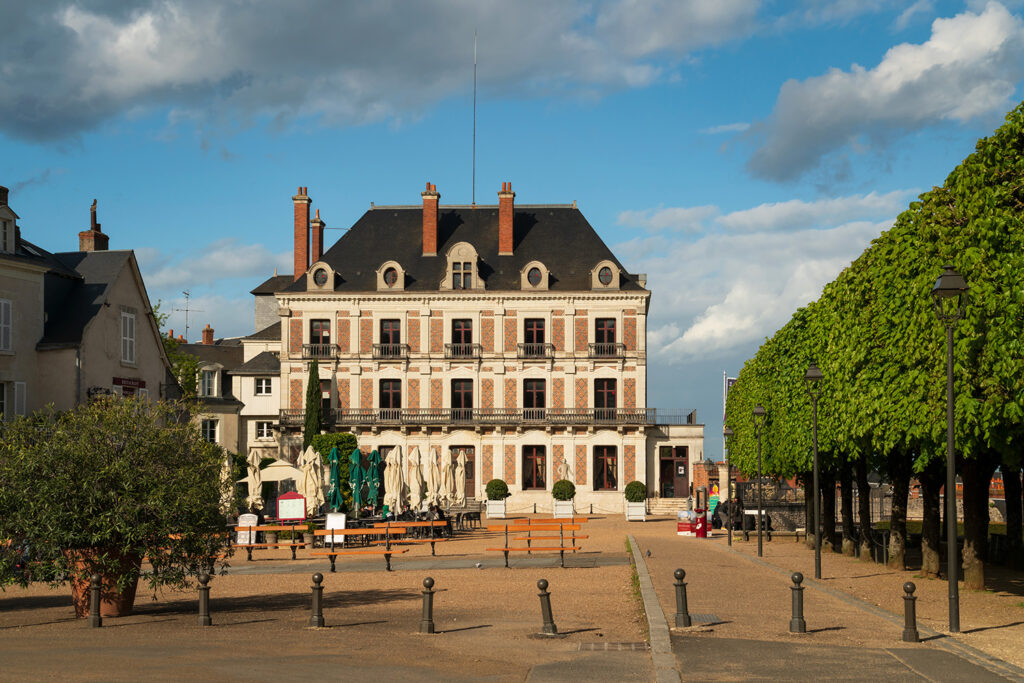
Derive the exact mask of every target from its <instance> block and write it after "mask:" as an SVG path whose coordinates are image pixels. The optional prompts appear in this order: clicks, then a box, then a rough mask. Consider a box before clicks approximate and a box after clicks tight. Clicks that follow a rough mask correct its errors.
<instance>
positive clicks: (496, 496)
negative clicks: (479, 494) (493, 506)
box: [486, 479, 511, 500]
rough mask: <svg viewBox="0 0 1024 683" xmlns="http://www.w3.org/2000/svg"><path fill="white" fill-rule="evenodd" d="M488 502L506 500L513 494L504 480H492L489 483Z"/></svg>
mask: <svg viewBox="0 0 1024 683" xmlns="http://www.w3.org/2000/svg"><path fill="white" fill-rule="evenodd" d="M486 491H487V500H505V499H506V498H508V497H509V496H510V495H511V494H510V493H509V492H508V484H506V483H505V481H504V480H503V479H491V480H490V481H489V482H487V489H486Z"/></svg>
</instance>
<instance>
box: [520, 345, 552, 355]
mask: <svg viewBox="0 0 1024 683" xmlns="http://www.w3.org/2000/svg"><path fill="white" fill-rule="evenodd" d="M554 355H555V345H554V344H544V343H539V344H520V345H519V357H520V358H552V357H554Z"/></svg>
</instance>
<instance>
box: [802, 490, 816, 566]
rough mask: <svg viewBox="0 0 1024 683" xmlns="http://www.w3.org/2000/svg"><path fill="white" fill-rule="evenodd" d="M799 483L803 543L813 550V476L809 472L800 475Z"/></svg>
mask: <svg viewBox="0 0 1024 683" xmlns="http://www.w3.org/2000/svg"><path fill="white" fill-rule="evenodd" d="M800 481H801V482H802V483H803V486H804V529H806V530H807V535H806V536H805V537H804V543H806V544H807V547H808V548H810V549H811V550H814V475H813V474H812V473H810V472H808V473H805V474H801V475H800Z"/></svg>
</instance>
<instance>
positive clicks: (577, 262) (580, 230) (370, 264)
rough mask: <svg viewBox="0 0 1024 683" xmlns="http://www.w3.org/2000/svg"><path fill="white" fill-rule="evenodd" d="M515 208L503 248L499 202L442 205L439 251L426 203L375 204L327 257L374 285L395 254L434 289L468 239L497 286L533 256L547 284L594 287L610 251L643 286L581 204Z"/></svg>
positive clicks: (628, 280)
mask: <svg viewBox="0 0 1024 683" xmlns="http://www.w3.org/2000/svg"><path fill="white" fill-rule="evenodd" d="M514 216H515V217H514V220H513V254H512V255H511V256H498V207H497V206H479V205H478V206H477V207H476V208H473V207H470V206H442V207H441V208H440V210H439V214H438V230H437V231H438V236H437V238H438V245H437V254H438V255H437V256H423V207H422V206H399V207H395V206H390V207H389V206H380V207H375V208H372V209H370V210H369V211H367V212H366V213H364V214H363V216H362V217H361V218H360V219H359V220H358V221H356V223H355V225H353V226H352V227H351V228H350V229H349V230H348V231H347V232H346V233H345V234H344V235H342V237H341V239H339V240H338V241H337V242H335V244H334V246H333V247H331V248H330V249H329V250H328V251H327V253H325V254H324V255H323V257H322V259H321V260H322V261H324V262H326V263H328V264H329V265H330V266H331V267H332V268H333V269H334V270H335V271H336V272H337V274H338V277H336V278H335V289H336V290H337V291H342V292H349V291H355V292H364V291H376V289H377V273H376V271H377V268H379V267H380V265H381V264H382V263H384V262H385V261H389V260H394V261H397V262H398V263H400V264H401V265H402V268H404V269H405V272H406V283H405V289H406V291H436V290H438V289H439V288H440V283H441V280H442V279H443V278H444V275H445V268H446V266H447V259H446V258H445V256H444V255H445V253H446V252H447V251H448V249H449V248H450V247H451V246H452V245H454V244H455V243H457V242H469V243H470V244H472V245H473V247H474V248H476V250H477V253H478V254H479V256H480V261H481V263H480V276H481V278H482V279H483V280H484V283H485V286H486V288H487V289H488V290H491V291H508V290H518V289H520V271H521V269H522V268H523V267H524V266H525V265H526V264H527V263H529V262H530V261H533V260H538V261H540V262H542V263H543V264H544V265H545V266H547V268H548V270H549V271H550V274H551V277H550V280H549V289H551V290H553V291H581V290H582V291H588V290H590V289H591V280H590V271H591V269H593V267H594V266H595V265H597V263H598V262H599V261H603V260H605V259H608V260H611V261H612V262H614V263H615V264H616V265H618V266H619V268H620V270H621V271H622V275H621V277H620V284H621V288H622V289H623V290H633V291H637V290H642V289H643V288H642V287H640V285H639V284H637V282H636V280H635V278H634V277H632V276H630V275H629V274H627V273H625V269H624V268H622V264H621V263H619V261H618V259H616V258H615V255H614V254H612V252H611V250H610V249H609V248H608V247H607V246H606V245H605V243H604V241H602V240H601V238H600V237H599V236H598V234H597V232H596V231H595V230H594V228H593V227H591V225H590V223H589V222H587V219H586V218H584V216H583V214H582V213H581V212H580V211H579V209H577V208H575V207H573V206H568V205H551V206H544V205H536V206H531V205H521V206H517V207H516V208H515V214H514ZM279 277H281V276H279ZM268 282H269V281H268ZM264 284H267V283H264ZM260 287H263V285H261V286H260ZM305 290H306V281H305V279H299V280H298V281H296V282H294V283H292V284H290V285H288V286H285V287H283V288H282V289H280V290H278V291H286V292H302V291H305Z"/></svg>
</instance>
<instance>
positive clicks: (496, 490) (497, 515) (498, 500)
mask: <svg viewBox="0 0 1024 683" xmlns="http://www.w3.org/2000/svg"><path fill="white" fill-rule="evenodd" d="M485 492H486V493H487V517H488V519H505V499H506V498H508V497H509V496H510V495H512V494H510V493H509V492H508V484H506V483H505V481H504V480H503V479H491V480H490V481H489V482H487V488H486V489H485Z"/></svg>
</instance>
